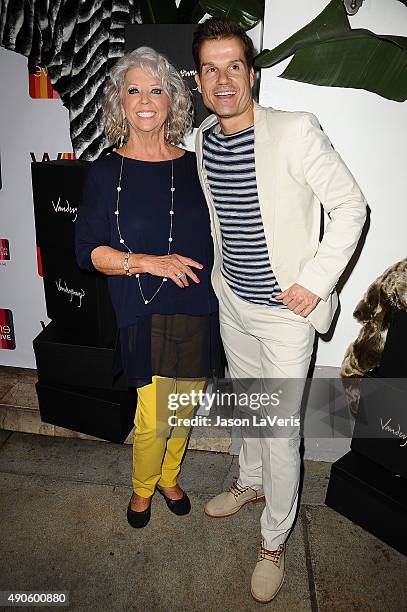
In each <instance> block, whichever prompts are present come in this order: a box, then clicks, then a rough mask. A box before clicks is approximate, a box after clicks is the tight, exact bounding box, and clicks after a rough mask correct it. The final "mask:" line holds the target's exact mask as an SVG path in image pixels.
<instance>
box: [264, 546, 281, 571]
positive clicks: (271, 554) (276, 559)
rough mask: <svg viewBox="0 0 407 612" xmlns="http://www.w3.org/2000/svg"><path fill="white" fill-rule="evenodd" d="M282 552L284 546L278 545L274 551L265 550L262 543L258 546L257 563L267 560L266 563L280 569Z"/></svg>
mask: <svg viewBox="0 0 407 612" xmlns="http://www.w3.org/2000/svg"><path fill="white" fill-rule="evenodd" d="M283 551H284V544H280V545H279V547H278V548H276V549H275V550H268V549H267V548H265V546H264V544H263V542H262V543H261V546H260V554H259V561H260V559H267V560H268V561H272V562H273V563H275V564H276V565H277V567H280V561H281V555H282V554H283Z"/></svg>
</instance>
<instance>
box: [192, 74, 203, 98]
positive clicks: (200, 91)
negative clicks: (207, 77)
mask: <svg viewBox="0 0 407 612" xmlns="http://www.w3.org/2000/svg"><path fill="white" fill-rule="evenodd" d="M194 78H195V83H196V84H197V85H198V91H199V93H200V94H201V93H202V88H201V79H200V78H199V74H198V73H196V74H195V77H194Z"/></svg>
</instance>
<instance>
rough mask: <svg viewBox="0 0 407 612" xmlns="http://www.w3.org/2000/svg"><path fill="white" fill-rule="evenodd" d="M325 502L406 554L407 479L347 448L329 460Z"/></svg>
mask: <svg viewBox="0 0 407 612" xmlns="http://www.w3.org/2000/svg"><path fill="white" fill-rule="evenodd" d="M325 503H326V505H327V506H329V507H330V508H333V509H334V510H336V511H337V512H339V513H340V514H342V515H343V516H345V517H346V518H348V519H350V520H351V521H353V522H354V523H356V524H357V525H360V527H363V529H366V531H369V532H370V533H372V534H373V535H375V536H376V537H377V538H379V539H381V540H383V542H386V544H389V545H390V546H392V547H393V548H395V549H396V550H398V551H399V552H401V553H403V554H405V555H407V529H406V524H407V481H406V480H405V479H404V478H401V477H400V476H396V475H395V474H392V473H391V472H389V471H387V470H385V469H384V468H382V467H381V466H379V465H377V464H376V463H373V462H372V461H370V460H369V459H367V458H365V457H362V456H361V455H358V454H357V453H355V452H354V451H350V452H349V453H347V454H346V455H345V456H344V457H341V459H339V460H338V461H336V462H335V463H333V464H332V467H331V476H330V479H329V485H328V490H327V494H326V499H325Z"/></svg>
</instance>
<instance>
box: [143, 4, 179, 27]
mask: <svg viewBox="0 0 407 612" xmlns="http://www.w3.org/2000/svg"><path fill="white" fill-rule="evenodd" d="M140 10H141V21H142V23H178V17H177V5H176V4H175V0H141V1H140Z"/></svg>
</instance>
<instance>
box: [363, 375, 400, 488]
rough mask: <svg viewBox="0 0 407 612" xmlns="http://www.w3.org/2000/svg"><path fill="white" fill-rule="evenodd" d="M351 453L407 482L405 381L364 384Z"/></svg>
mask: <svg viewBox="0 0 407 612" xmlns="http://www.w3.org/2000/svg"><path fill="white" fill-rule="evenodd" d="M351 449H352V450H354V451H356V452H357V453H359V454H361V455H364V456H365V457H367V458H368V459H371V460H372V461H374V462H375V463H377V464H379V465H381V466H382V467H384V468H385V469H387V470H389V471H391V472H392V473H393V474H396V475H399V476H402V477H403V478H406V479H407V380H406V379H392V378H370V379H368V378H367V379H365V380H363V381H362V385H361V396H360V400H359V407H358V414H357V417H356V421H355V427H354V430H353V438H352V442H351ZM406 482H407V481H406Z"/></svg>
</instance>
